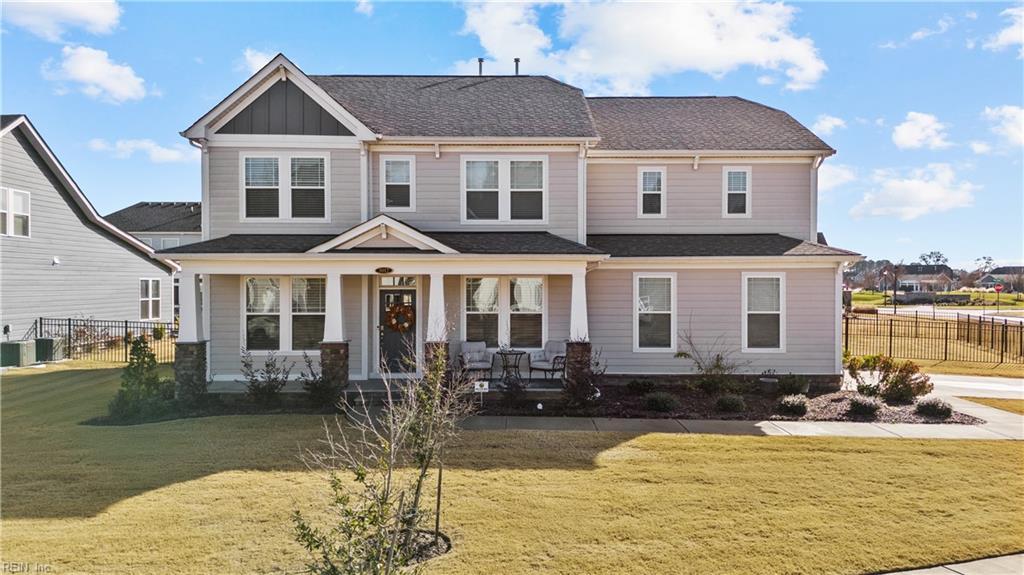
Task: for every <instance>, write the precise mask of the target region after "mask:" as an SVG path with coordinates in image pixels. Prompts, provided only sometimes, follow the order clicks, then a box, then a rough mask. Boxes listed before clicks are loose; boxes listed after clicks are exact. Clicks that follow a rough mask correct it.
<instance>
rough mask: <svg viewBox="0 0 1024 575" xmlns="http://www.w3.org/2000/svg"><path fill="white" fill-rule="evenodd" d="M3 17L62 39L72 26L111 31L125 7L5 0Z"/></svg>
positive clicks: (44, 35) (46, 37) (51, 38)
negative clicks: (8, 0) (9, 0)
mask: <svg viewBox="0 0 1024 575" xmlns="http://www.w3.org/2000/svg"><path fill="white" fill-rule="evenodd" d="M3 19H4V21H6V22H9V23H11V24H14V25H15V26H19V27H21V28H24V29H26V30H28V31H29V32H31V33H33V34H35V35H36V36H39V37H40V38H43V39H44V40H49V41H50V42H59V41H61V39H62V37H63V35H64V33H65V32H67V31H68V30H69V29H71V28H82V29H84V30H85V31H87V32H90V33H92V34H109V33H111V32H113V31H114V28H116V27H117V23H118V21H120V19H121V7H120V6H118V5H117V2H113V1H92V2H82V1H78V2H5V3H4V8H3Z"/></svg>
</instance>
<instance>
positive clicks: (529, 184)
mask: <svg viewBox="0 0 1024 575" xmlns="http://www.w3.org/2000/svg"><path fill="white" fill-rule="evenodd" d="M462 170H463V173H462V191H463V213H462V221H463V222H467V223H470V222H543V221H544V220H545V219H546V218H547V213H546V204H547V158H546V157H489V156H484V157H463V159H462Z"/></svg>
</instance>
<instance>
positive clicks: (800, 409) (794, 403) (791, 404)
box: [775, 394, 807, 417]
mask: <svg viewBox="0 0 1024 575" xmlns="http://www.w3.org/2000/svg"><path fill="white" fill-rule="evenodd" d="M775 409H776V411H778V412H779V413H781V414H783V415H792V416H794V417H803V416H804V415H807V396H806V395H799V394H798V395H784V396H782V397H781V398H780V399H779V404H778V405H777V406H776V407H775Z"/></svg>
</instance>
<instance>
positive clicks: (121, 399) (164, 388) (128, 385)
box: [107, 337, 176, 422]
mask: <svg viewBox="0 0 1024 575" xmlns="http://www.w3.org/2000/svg"><path fill="white" fill-rule="evenodd" d="M175 409H176V404H175V402H174V381H173V380H161V379H160V375H159V373H158V372H157V363H156V355H155V354H154V353H153V350H152V349H151V348H150V347H149V343H148V342H147V341H146V339H145V338H142V337H139V338H135V339H133V340H132V341H131V348H129V351H128V365H127V366H126V367H125V368H124V370H122V371H121V388H120V389H118V390H117V395H115V396H114V399H112V400H111V401H110V403H109V404H108V405H107V416H108V417H109V418H110V419H111V420H113V421H117V422H122V421H137V420H145V419H154V418H159V417H162V416H164V415H166V414H168V413H171V412H173V411H174V410H175Z"/></svg>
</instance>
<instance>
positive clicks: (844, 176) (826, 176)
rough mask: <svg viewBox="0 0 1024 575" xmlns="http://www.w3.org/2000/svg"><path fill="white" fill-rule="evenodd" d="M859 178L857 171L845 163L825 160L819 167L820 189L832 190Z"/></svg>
mask: <svg viewBox="0 0 1024 575" xmlns="http://www.w3.org/2000/svg"><path fill="white" fill-rule="evenodd" d="M856 179H857V172H856V171H855V170H854V169H853V168H851V167H850V166H847V165H844V164H830V163H828V162H825V163H824V164H822V165H821V167H820V168H818V190H819V191H821V192H830V191H832V190H834V189H836V188H838V187H840V186H844V185H846V184H848V183H850V182H852V181H854V180H856Z"/></svg>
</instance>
